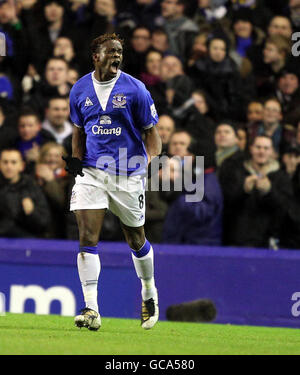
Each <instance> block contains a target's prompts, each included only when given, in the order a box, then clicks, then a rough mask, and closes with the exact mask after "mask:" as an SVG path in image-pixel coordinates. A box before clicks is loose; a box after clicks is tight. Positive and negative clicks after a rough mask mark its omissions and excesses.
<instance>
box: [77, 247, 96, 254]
mask: <svg viewBox="0 0 300 375" xmlns="http://www.w3.org/2000/svg"><path fill="white" fill-rule="evenodd" d="M79 252H80V253H90V254H98V250H97V246H80V247H79Z"/></svg>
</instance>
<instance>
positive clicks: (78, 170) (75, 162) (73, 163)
mask: <svg viewBox="0 0 300 375" xmlns="http://www.w3.org/2000/svg"><path fill="white" fill-rule="evenodd" d="M62 159H63V160H64V161H65V162H66V164H67V166H66V168H65V170H66V171H67V172H69V173H70V174H72V175H73V176H74V177H76V176H77V175H78V174H79V176H81V177H83V176H84V174H83V172H82V161H81V160H80V159H78V158H72V156H67V157H64V156H62Z"/></svg>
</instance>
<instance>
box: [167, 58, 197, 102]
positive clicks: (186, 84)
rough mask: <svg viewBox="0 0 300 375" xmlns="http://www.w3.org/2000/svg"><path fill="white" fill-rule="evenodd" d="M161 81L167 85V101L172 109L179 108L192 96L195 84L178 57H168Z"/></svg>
mask: <svg viewBox="0 0 300 375" xmlns="http://www.w3.org/2000/svg"><path fill="white" fill-rule="evenodd" d="M161 80H162V81H163V82H164V83H165V85H166V99H167V102H168V104H169V106H170V107H174V108H177V107H178V106H180V105H182V104H183V103H184V102H185V101H186V100H187V99H188V98H189V97H190V95H191V93H192V89H193V84H192V81H191V80H190V78H189V77H188V76H187V75H186V74H185V72H184V70H183V65H182V63H181V61H180V60H179V59H178V58H177V57H176V56H171V55H170V56H166V57H164V58H163V60H162V64H161Z"/></svg>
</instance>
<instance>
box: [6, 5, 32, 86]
mask: <svg viewBox="0 0 300 375" xmlns="http://www.w3.org/2000/svg"><path fill="white" fill-rule="evenodd" d="M0 31H1V33H3V34H4V36H5V41H6V53H5V54H1V55H2V56H1V57H0V71H1V72H2V73H4V74H7V75H8V76H10V75H12V77H13V79H17V80H19V79H22V77H23V75H24V74H25V72H26V70H27V65H28V59H29V56H28V51H29V47H28V40H27V32H26V30H25V29H24V27H23V23H22V22H21V20H20V19H19V17H18V12H17V7H16V4H15V2H13V1H1V2H0Z"/></svg>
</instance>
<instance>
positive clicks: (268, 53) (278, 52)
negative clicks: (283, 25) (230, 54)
mask: <svg viewBox="0 0 300 375" xmlns="http://www.w3.org/2000/svg"><path fill="white" fill-rule="evenodd" d="M290 53H291V44H290V42H289V41H288V40H287V39H286V38H285V37H283V36H281V35H273V36H271V37H269V38H268V39H267V40H266V44H265V48H264V50H263V61H264V64H265V66H264V68H263V69H262V71H256V72H255V75H256V79H257V89H258V94H259V96H260V97H266V96H270V95H271V94H272V93H273V92H274V90H275V82H276V79H277V77H278V74H279V73H280V71H281V70H282V69H283V68H284V66H285V64H286V61H287V58H288V56H289V55H290Z"/></svg>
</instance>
